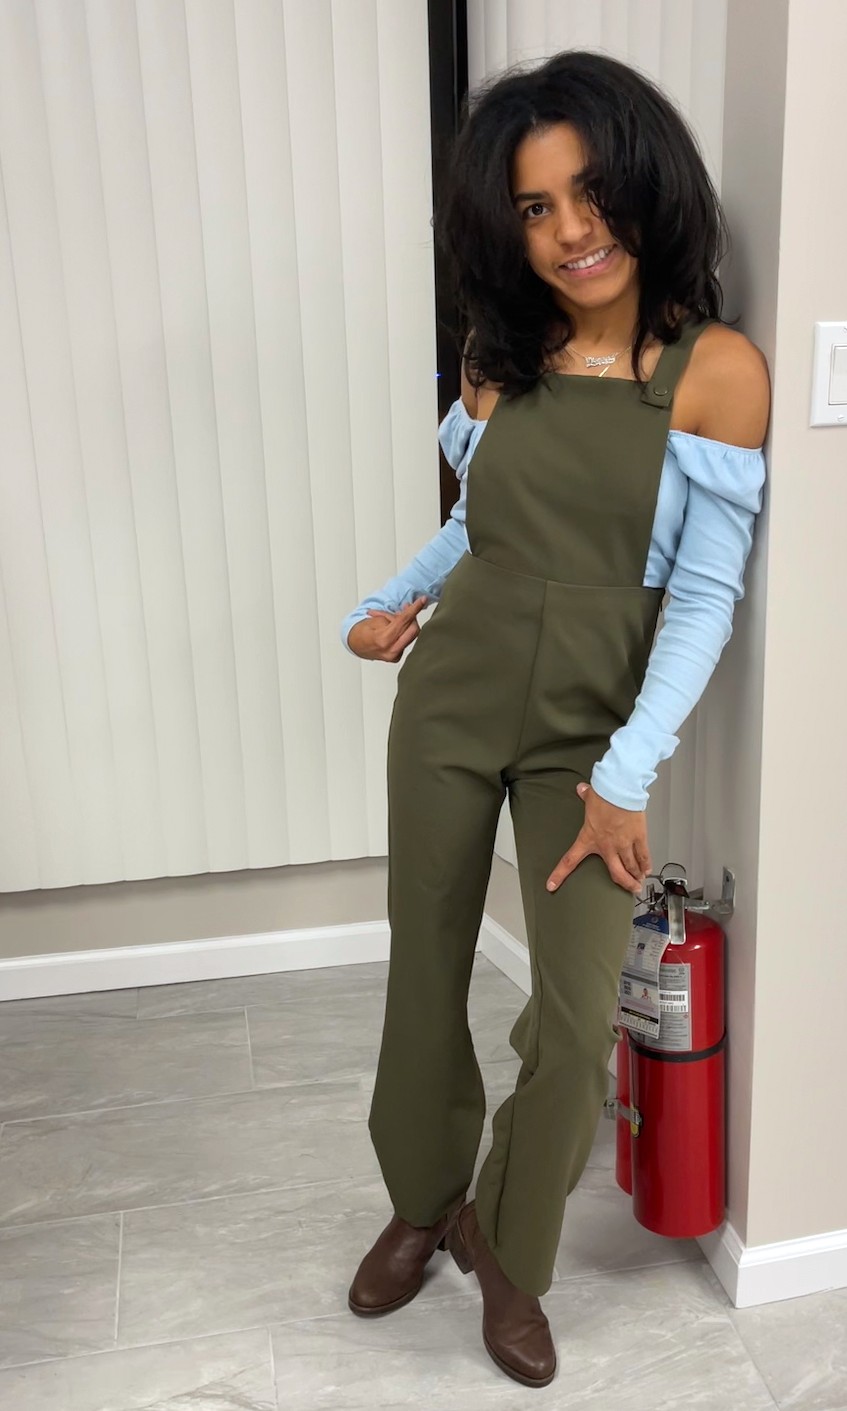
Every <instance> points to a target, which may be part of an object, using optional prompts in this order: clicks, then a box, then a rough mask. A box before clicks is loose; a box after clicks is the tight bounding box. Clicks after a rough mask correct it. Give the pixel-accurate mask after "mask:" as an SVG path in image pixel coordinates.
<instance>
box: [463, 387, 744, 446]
mask: <svg viewBox="0 0 847 1411" xmlns="http://www.w3.org/2000/svg"><path fill="white" fill-rule="evenodd" d="M457 407H458V409H459V413H460V415H461V416H462V417H463V418H464V419H465V421H467V422H469V424H470V425H471V426H487V425H488V417H487V416H484V417H476V416H471V414H470V412H469V411H468V409H467V407H466V406H465V404H464V402H463V401H462V399H461V397H457V398H456V400H455V402H454V403H453V406H452V407H451V408H450V409H449V410H448V412H447V413H446V415H447V416H449V414H450V411H453V410H454V409H455V408H457ZM671 436H681V437H683V438H684V439H685V440H686V441H694V442H700V443H702V444H703V445H705V446H719V447H720V449H721V450H722V451H740V452H742V453H743V454H746V455H748V456H760V455H761V454H762V452H763V450H764V445H761V446H737V445H736V444H735V443H734V442H733V441H716V440H715V439H714V438H713V437H711V436H699V435H698V434H697V432H695V431H677V430H675V429H671V430H670V431H669V432H668V438H670V437H671Z"/></svg>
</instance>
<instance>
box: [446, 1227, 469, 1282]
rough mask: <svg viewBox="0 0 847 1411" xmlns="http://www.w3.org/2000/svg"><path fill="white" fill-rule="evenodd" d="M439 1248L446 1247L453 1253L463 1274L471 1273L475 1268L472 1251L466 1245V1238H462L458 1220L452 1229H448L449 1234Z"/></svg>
mask: <svg viewBox="0 0 847 1411" xmlns="http://www.w3.org/2000/svg"><path fill="white" fill-rule="evenodd" d="M439 1249H446V1250H447V1251H448V1252H449V1253H450V1254H452V1256H453V1259H454V1260H455V1262H456V1264H457V1265H458V1267H459V1268H460V1269H461V1271H462V1273H463V1274H469V1273H470V1272H471V1269H472V1268H473V1259H472V1257H471V1254H470V1251H469V1250H468V1248H467V1247H466V1245H465V1242H464V1240H463V1239H462V1236H461V1233H460V1230H459V1225H458V1221H457V1222H456V1224H455V1225H451V1227H450V1229H449V1230H448V1231H447V1234H446V1235H445V1236H444V1239H443V1240H442V1241H441V1244H440V1245H439Z"/></svg>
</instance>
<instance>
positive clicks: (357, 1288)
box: [347, 1191, 467, 1318]
mask: <svg viewBox="0 0 847 1411" xmlns="http://www.w3.org/2000/svg"><path fill="white" fill-rule="evenodd" d="M466 1194H467V1192H466V1191H463V1192H462V1194H461V1195H460V1196H458V1197H457V1199H456V1200H454V1201H453V1202H452V1203H451V1204H450V1206H449V1207H448V1209H447V1210H446V1211H445V1213H444V1214H443V1215H442V1216H441V1218H440V1219H439V1220H436V1222H435V1224H434V1225H410V1224H409V1222H408V1221H407V1220H403V1219H402V1218H401V1217H400V1216H399V1215H398V1214H396V1212H395V1214H394V1215H393V1216H392V1217H391V1219H390V1220H389V1222H388V1224H387V1225H386V1227H385V1229H384V1230H383V1231H382V1234H381V1235H379V1236H378V1238H377V1241H376V1243H375V1244H374V1245H373V1247H372V1248H371V1249H369V1250H368V1252H367V1254H366V1255H365V1257H364V1259H363V1260H362V1262H361V1264H360V1265H359V1267H358V1269H357V1271H356V1277H355V1278H354V1280H353V1282H352V1284H351V1285H350V1290H349V1293H348V1295H347V1303H348V1306H349V1308H350V1309H351V1311H352V1312H353V1313H358V1314H359V1315H360V1316H361V1317H366V1318H369V1317H372V1316H373V1315H374V1314H377V1313H390V1312H392V1310H393V1309H395V1308H402V1307H403V1305H404V1304H405V1303H410V1302H411V1300H412V1299H413V1298H414V1297H415V1294H416V1293H419V1292H420V1289H421V1285H422V1283H423V1275H424V1269H425V1268H426V1266H427V1264H428V1263H429V1261H430V1259H431V1258H432V1256H433V1254H434V1253H435V1251H436V1249H446V1248H447V1246H446V1244H445V1237H446V1235H447V1232H448V1231H449V1229H450V1227H451V1226H452V1224H453V1223H454V1221H455V1220H456V1218H457V1217H458V1214H459V1211H460V1210H461V1208H462V1206H463V1205H464V1202H465V1196H466Z"/></svg>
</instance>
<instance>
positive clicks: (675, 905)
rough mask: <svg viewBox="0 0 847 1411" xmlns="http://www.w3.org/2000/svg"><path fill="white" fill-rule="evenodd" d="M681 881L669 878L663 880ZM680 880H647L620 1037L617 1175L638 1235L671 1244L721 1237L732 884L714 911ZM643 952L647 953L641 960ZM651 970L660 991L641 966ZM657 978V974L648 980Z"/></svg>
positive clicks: (612, 1107)
mask: <svg viewBox="0 0 847 1411" xmlns="http://www.w3.org/2000/svg"><path fill="white" fill-rule="evenodd" d="M671 867H673V868H676V869H677V870H678V871H680V872H681V873H682V877H679V876H677V877H666V876H665V873H666V872H667V871H668V869H669V868H671ZM684 879H685V869H684V868H680V867H678V864H676V863H667V864H666V866H665V867H664V868H663V869H662V871H661V873H660V874H659V875H658V876H657V877H655V878H651V879H648V880H649V881H650V882H651V884H652V882H654V881H655V882H658V883H659V887H658V889H657V888H656V887H654V886H652V885H651V886H650V888H649V894H648V898H647V901H646V903H640V905H646V906H647V910H646V911H645V912H644V913H643V914H642V915H639V916H636V917H635V920H634V923H633V931H632V940H631V942H630V950H629V952H628V955H627V960H626V961H625V962H624V968H623V970H622V972H621V982H620V993H619V1003H618V1019H617V1026H618V1028H619V1030H620V1032H621V1038H620V1042H619V1043H618V1047H617V1096H616V1098H615V1099H612V1100H610V1101H609V1102H607V1103H606V1110H607V1113H608V1115H609V1116H616V1117H617V1150H616V1169H615V1175H616V1179H617V1182H618V1185H619V1186H620V1187H621V1188H622V1189H623V1190H625V1191H626V1192H627V1194H630V1195H631V1196H632V1202H633V1213H634V1215H635V1218H636V1219H637V1220H638V1222H639V1223H640V1224H641V1225H644V1227H645V1228H646V1229H648V1230H653V1231H655V1233H656V1234H660V1235H666V1236H668V1237H669V1238H672V1239H681V1238H695V1237H696V1236H698V1235H705V1234H708V1233H709V1232H710V1231H711V1230H714V1229H716V1228H717V1227H718V1226H719V1225H720V1224H721V1223H722V1222H723V1219H724V1213H725V1204H726V1144H725V1091H726V1080H725V1064H724V1058H725V1048H726V1029H725V1007H724V974H725V961H724V948H725V936H724V932H723V930H722V929H721V927H720V926H719V925H718V923H717V920H716V919H715V918H716V916H718V915H720V916H721V918H723V917H726V916H728V915H730V914H731V912H732V906H733V888H734V879H733V877H732V873H730V872H729V871H725V873H724V889H723V895H722V897H721V900H720V902H713V903H709V902H705V901H704V900H703V899H702V895H703V894H702V888H700V889H699V890H698V892H696V893H689V891H688V890H687V887H686V884H685V880H684ZM648 948H649V949H648ZM644 954H651V955H652V956H653V957H654V959H655V960H657V961H658V977H657V985H656V984H651V983H650V980H649V979H648V977H647V972H646V971H645V972H644V973H643V974H642V973H641V971H640V970H639V963H640V962H639V956H640V955H644ZM654 973H655V968H654Z"/></svg>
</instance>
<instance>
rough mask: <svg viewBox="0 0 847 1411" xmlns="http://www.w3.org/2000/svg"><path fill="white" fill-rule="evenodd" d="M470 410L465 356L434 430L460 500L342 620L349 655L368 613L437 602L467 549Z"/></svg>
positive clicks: (473, 429)
mask: <svg viewBox="0 0 847 1411" xmlns="http://www.w3.org/2000/svg"><path fill="white" fill-rule="evenodd" d="M466 349H467V345H466ZM471 409H473V410H475V409H476V393H475V390H474V388H473V387H472V386H471V385H470V383H469V382H468V379H467V375H466V372H465V365H464V360H463V363H462V395H461V396H460V397H457V399H456V401H455V402H454V403H453V405H452V406H451V407H450V409H449V411H448V412H447V414H446V416H445V417H444V420H443V421H442V422H441V425H440V426H439V428H438V440H439V443H440V445H441V448H442V450H443V452H444V456H445V459H446V461H447V463H448V464H449V465H450V466H452V468H453V469H454V470H455V472H456V476H457V479H458V480H459V498H458V500H457V501H456V503H455V504H454V505H453V507H452V509H451V510H450V515H449V518H448V519H447V521H446V523H445V524H443V525H442V527H441V528H440V529H439V531H438V533H437V534H435V535H433V537H432V538H431V539H430V540H429V542H428V543H427V544H425V545H424V547H423V548H422V549H421V550H420V552H419V553H417V554H416V555H415V556H414V558H413V559H411V561H410V562H409V563H407V564H406V565H405V566H404V567H403V568H402V569H401V570H400V572H399V573H397V574H395V575H394V577H392V578H389V579H388V581H387V582H386V583H384V584H383V586H382V587H381V588H380V589H378V590H377V591H376V592H374V593H370V594H369V595H368V596H367V597H366V598H363V599H362V600H361V602H360V603H358V604H357V605H356V607H355V608H353V610H352V611H351V612H349V613H348V614H347V616H346V617H345V618H344V620H343V622H342V623H341V640H342V642H343V644H344V646H345V647H346V648H347V650H348V651H349V652H350V653H351V654H352V655H353V656H358V655H360V653H359V652H355V651H353V648H352V647H351V646H350V643H349V641H348V637H349V634H350V631H351V629H352V628H353V627H354V626H355V624H356V623H357V622H363V621H371V620H372V619H371V618H370V615H369V613H370V612H371V611H373V612H380V613H386V614H393V613H399V612H401V611H402V610H403V609H404V608H407V607H409V606H410V605H411V604H412V603H414V602H416V601H417V600H418V599H419V598H421V597H425V598H427V599H429V600H431V601H437V600H438V599H439V598H440V596H441V591H442V589H443V587H444V582H445V579H446V578H447V576H448V574H449V573H450V572H451V571H452V570H453V569H454V568H455V566H456V564H457V563H458V561H459V559H460V558H461V557H462V555H463V554H464V553H467V552H469V551H470V545H469V543H468V536H467V531H466V529H465V504H466V500H467V471H468V463H469V461H470V459H471V456H472V455H473V451H474V449H475V447H476V443H477V441H478V440H479V436H480V434H481V431H482V426H483V425H484V423H479V422H477V421H476V420H475V419H474V416H473V412H472V410H471ZM404 645H407V643H405V644H404ZM388 659H389V660H391V659H393V658H392V657H389V658H388Z"/></svg>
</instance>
